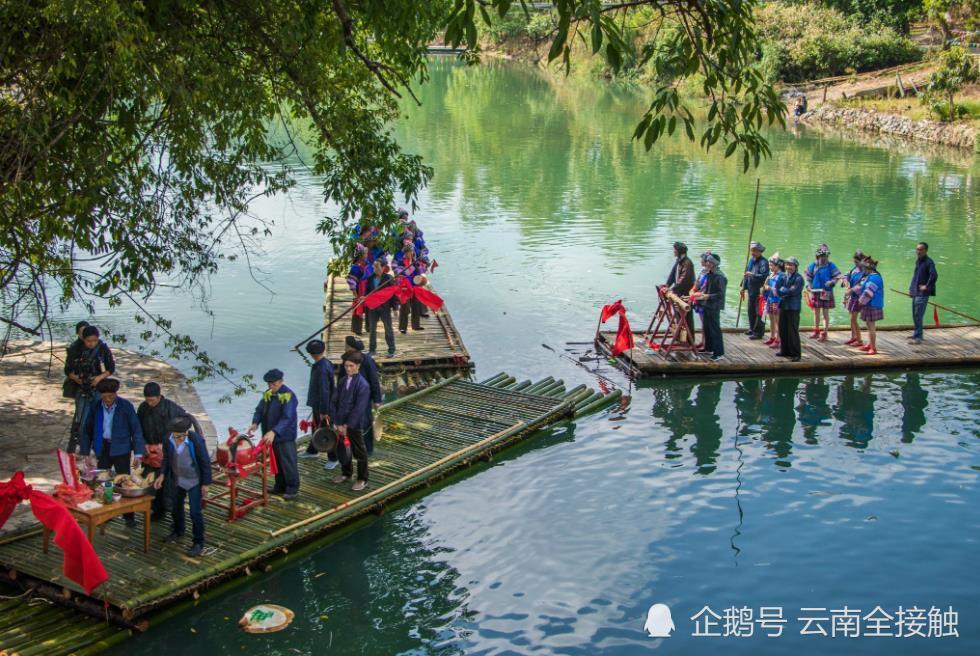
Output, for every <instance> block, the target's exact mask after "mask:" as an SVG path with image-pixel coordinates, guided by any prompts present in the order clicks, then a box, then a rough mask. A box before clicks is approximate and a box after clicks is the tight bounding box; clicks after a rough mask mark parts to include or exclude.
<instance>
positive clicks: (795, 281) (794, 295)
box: [776, 257, 805, 362]
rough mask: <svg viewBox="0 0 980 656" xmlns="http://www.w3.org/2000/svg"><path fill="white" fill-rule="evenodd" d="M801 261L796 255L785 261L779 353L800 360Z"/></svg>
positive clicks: (780, 301) (793, 359)
mask: <svg viewBox="0 0 980 656" xmlns="http://www.w3.org/2000/svg"><path fill="white" fill-rule="evenodd" d="M799 268H800V261H799V260H797V259H796V258H795V257H791V258H788V259H787V260H786V262H785V269H786V273H785V274H784V275H783V278H782V280H781V281H780V282H781V286H780V287H779V290H778V292H779V344H780V347H779V353H777V354H776V355H777V356H778V357H781V358H789V359H791V360H792V361H793V362H799V361H800V356H801V355H802V352H801V350H800V307H801V299H802V298H803V287H804V285H805V282H804V281H803V276H801V275H800V272H799Z"/></svg>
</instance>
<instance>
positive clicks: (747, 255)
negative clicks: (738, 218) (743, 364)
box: [735, 178, 760, 329]
mask: <svg viewBox="0 0 980 656" xmlns="http://www.w3.org/2000/svg"><path fill="white" fill-rule="evenodd" d="M759 184H760V180H759V178H756V179H755V203H754V204H753V205H752V226H751V227H750V228H749V245H748V246H746V248H745V264H744V265H743V266H742V280H741V281H739V292H738V314H736V315H735V327H736V328H738V322H739V320H741V318H742V300H743V296H744V295H743V294H742V291H741V290H742V285H744V284H745V269H746V267H748V266H749V258H750V257H751V256H752V235H753V233H755V211H756V209H758V207H759ZM753 328H754V327H753V326H749V329H753Z"/></svg>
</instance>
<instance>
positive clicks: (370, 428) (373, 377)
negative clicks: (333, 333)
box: [344, 335, 383, 455]
mask: <svg viewBox="0 0 980 656" xmlns="http://www.w3.org/2000/svg"><path fill="white" fill-rule="evenodd" d="M344 344H345V345H346V347H347V348H346V349H345V352H347V353H350V352H355V351H356V352H358V353H360V354H361V369H360V371H361V375H362V376H364V380H366V381H367V382H368V388H369V389H370V390H371V403H370V404H368V408H367V418H366V419H365V420H364V421H365V425H364V445H365V446H366V447H367V452H368V455H371V454H372V453H374V416H373V414H372V411H373V410H377V409H378V408H380V407H381V401H382V400H383V396H382V394H381V374H380V372H379V370H378V363H377V362H375V361H374V358H373V357H371V354H370V353H365V352H364V342H362V341H361V340H359V339H357V338H356V337H354V336H353V335H348V336H347V339H346V340H345V341H344Z"/></svg>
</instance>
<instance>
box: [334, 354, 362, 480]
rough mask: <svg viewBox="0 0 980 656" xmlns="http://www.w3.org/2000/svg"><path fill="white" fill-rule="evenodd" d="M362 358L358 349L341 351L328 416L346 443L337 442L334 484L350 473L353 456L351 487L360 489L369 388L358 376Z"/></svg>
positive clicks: (338, 434)
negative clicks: (341, 365) (341, 366)
mask: <svg viewBox="0 0 980 656" xmlns="http://www.w3.org/2000/svg"><path fill="white" fill-rule="evenodd" d="M363 360H364V358H363V355H362V354H361V353H360V352H358V351H348V352H347V353H344V374H345V376H344V378H343V379H342V380H341V381H340V383H339V384H338V385H337V390H336V394H334V399H333V412H332V413H331V414H330V418H331V420H332V421H333V425H334V430H335V431H337V436H338V438H339V439H340V440H344V437H346V438H347V440H346V441H348V442H350V446H349V447H347V446H343V445H338V447H337V451H338V455H339V456H340V463H341V466H342V469H341V474H340V475H339V476H337V477H335V478H334V479H333V482H334V483H338V484H340V483H345V482H347V481H349V480H350V479H351V476H352V475H353V473H354V468H353V465H352V458H356V459H357V481H356V482H355V483H354V485H353V486H352V487H351V489H352V490H354V491H355V492H360V491H361V490H363V489H364V488H366V487H367V483H368V450H367V446H366V445H365V444H364V430H365V421H366V420H367V419H369V418H370V410H369V408H370V405H371V389H370V387H369V386H368V382H367V380H365V378H364V376H362V375H361V373H360V371H361V364H362V362H363Z"/></svg>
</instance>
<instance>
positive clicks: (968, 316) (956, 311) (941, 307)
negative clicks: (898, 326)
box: [879, 287, 980, 330]
mask: <svg viewBox="0 0 980 656" xmlns="http://www.w3.org/2000/svg"><path fill="white" fill-rule="evenodd" d="M888 289H890V290H891V291H893V292H895V293H896V294H901V295H902V296H908V297H909V298H914V296H912V295H911V294H909V293H908V292H903V291H899V290H897V289H892V288H891V287H889V288H888ZM929 305H932V306H933V307H937V308H939V309H940V310H942V311H943V312H951V313H952V314H955V315H956V316H958V317H963V318H964V319H969V320H970V321H972V322H974V323H980V319H977V318H976V317H971V316H970V315H969V314H963V313H962V312H960V311H958V310H954V309H953V308H948V307H946V306H945V305H940V304H939V303H933V302H932V301H929ZM879 330H881V329H880V328H879Z"/></svg>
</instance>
